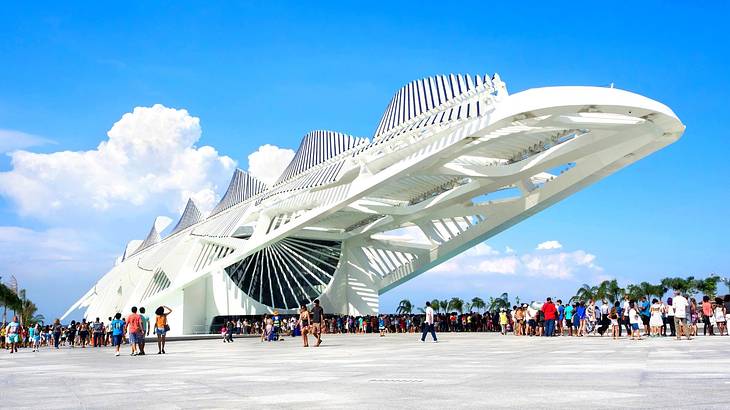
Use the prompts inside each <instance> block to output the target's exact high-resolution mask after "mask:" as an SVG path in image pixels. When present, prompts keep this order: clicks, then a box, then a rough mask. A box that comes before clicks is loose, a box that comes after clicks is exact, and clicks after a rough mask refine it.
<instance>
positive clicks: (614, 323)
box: [608, 302, 621, 339]
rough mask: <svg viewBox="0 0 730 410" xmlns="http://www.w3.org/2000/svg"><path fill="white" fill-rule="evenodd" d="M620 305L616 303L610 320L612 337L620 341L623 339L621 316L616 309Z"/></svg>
mask: <svg viewBox="0 0 730 410" xmlns="http://www.w3.org/2000/svg"><path fill="white" fill-rule="evenodd" d="M618 305H619V303H618V302H616V305H615V306H614V307H612V308H611V310H610V312H609V314H608V318H609V320H610V321H611V336H613V338H614V339H618V338H619V337H621V325H620V324H619V322H618V321H619V314H618V311H617V310H616V309H618V308H619V307H618Z"/></svg>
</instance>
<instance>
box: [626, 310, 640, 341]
mask: <svg viewBox="0 0 730 410" xmlns="http://www.w3.org/2000/svg"><path fill="white" fill-rule="evenodd" d="M629 306H630V307H629V323H630V324H631V340H641V333H640V332H639V327H640V325H641V324H642V321H641V317H639V311H638V310H636V302H634V301H632V302H631V303H630V305H629Z"/></svg>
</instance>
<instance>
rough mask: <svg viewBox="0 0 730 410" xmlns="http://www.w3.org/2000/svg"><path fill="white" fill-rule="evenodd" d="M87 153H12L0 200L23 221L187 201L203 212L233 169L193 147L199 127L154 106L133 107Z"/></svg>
mask: <svg viewBox="0 0 730 410" xmlns="http://www.w3.org/2000/svg"><path fill="white" fill-rule="evenodd" d="M107 135H108V137H109V138H108V139H107V140H105V141H102V142H101V143H100V144H99V145H98V147H97V148H96V149H94V150H89V151H61V152H54V153H50V154H38V153H32V152H27V151H15V152H13V153H12V154H11V159H12V170H10V171H8V172H3V173H0V194H2V195H4V196H6V197H8V198H10V199H12V200H13V201H14V202H15V203H16V204H17V206H18V211H19V213H20V214H22V215H30V216H33V217H36V218H41V219H44V218H52V217H63V216H64V214H66V213H79V214H83V213H85V212H95V213H99V212H104V211H108V210H112V209H114V208H116V207H121V208H123V207H125V206H129V205H132V206H142V205H145V204H154V205H159V204H164V205H165V206H166V207H167V209H169V210H179V209H181V208H182V207H183V206H184V204H185V202H186V201H187V198H188V197H193V198H194V199H195V200H196V202H197V204H198V206H199V207H200V208H202V209H210V208H211V207H212V206H213V205H214V204H215V201H216V199H217V198H216V194H215V192H216V191H217V190H219V188H220V187H219V185H223V186H225V181H227V180H228V179H229V178H230V175H231V173H232V172H233V169H234V167H235V162H234V161H233V160H232V159H231V158H229V157H227V156H221V155H218V152H217V151H216V150H215V149H214V148H213V147H210V146H202V147H199V148H198V147H196V146H195V143H196V142H197V141H198V140H199V138H200V135H201V128H200V121H199V119H198V118H197V117H193V116H191V115H190V114H188V112H187V111H186V110H176V109H172V108H167V107H164V106H162V105H160V104H157V105H154V106H152V107H136V108H135V109H134V110H133V112H131V113H127V114H124V115H123V116H122V118H121V119H120V120H119V121H117V122H116V123H115V124H114V125H113V126H112V128H111V129H110V130H109V132H108V133H107Z"/></svg>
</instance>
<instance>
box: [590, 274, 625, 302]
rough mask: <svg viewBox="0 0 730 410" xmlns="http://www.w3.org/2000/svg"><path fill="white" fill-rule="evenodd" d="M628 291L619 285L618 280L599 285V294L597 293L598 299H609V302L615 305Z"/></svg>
mask: <svg viewBox="0 0 730 410" xmlns="http://www.w3.org/2000/svg"><path fill="white" fill-rule="evenodd" d="M625 292H626V290H624V288H622V287H621V286H619V285H618V281H617V280H616V279H611V280H604V281H603V282H601V283H600V284H599V285H598V292H597V293H596V296H597V298H600V299H603V298H606V299H608V301H609V302H611V303H615V302H616V301H618V300H621V299H622V298H623V295H624V293H625Z"/></svg>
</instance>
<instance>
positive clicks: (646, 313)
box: [638, 296, 651, 336]
mask: <svg viewBox="0 0 730 410" xmlns="http://www.w3.org/2000/svg"><path fill="white" fill-rule="evenodd" d="M638 308H639V315H640V316H641V323H643V324H644V336H646V335H650V334H651V330H650V329H649V318H650V317H651V303H649V299H647V298H646V296H642V297H641V302H640V303H639V307H638Z"/></svg>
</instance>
